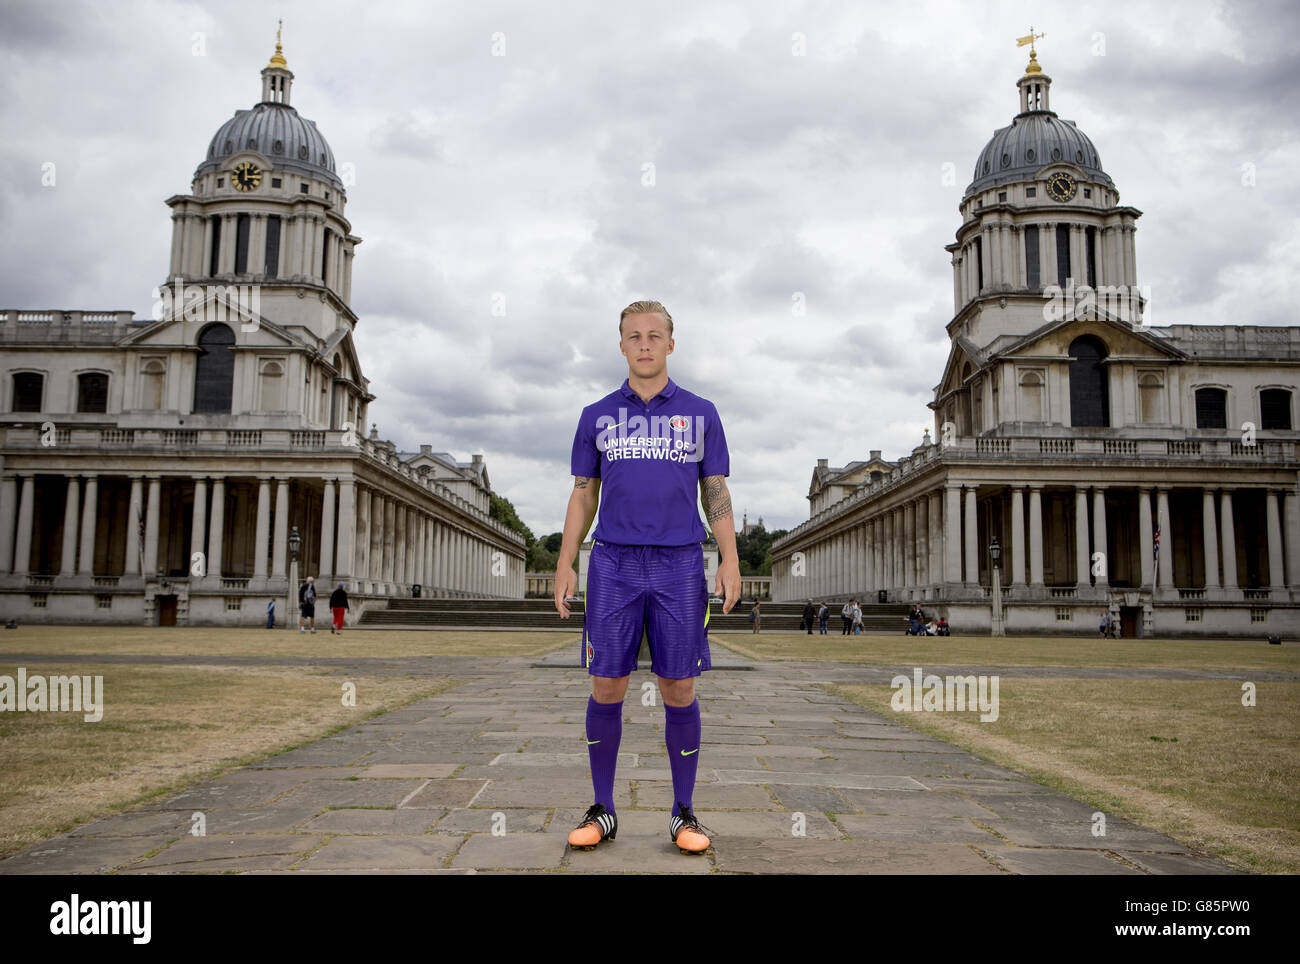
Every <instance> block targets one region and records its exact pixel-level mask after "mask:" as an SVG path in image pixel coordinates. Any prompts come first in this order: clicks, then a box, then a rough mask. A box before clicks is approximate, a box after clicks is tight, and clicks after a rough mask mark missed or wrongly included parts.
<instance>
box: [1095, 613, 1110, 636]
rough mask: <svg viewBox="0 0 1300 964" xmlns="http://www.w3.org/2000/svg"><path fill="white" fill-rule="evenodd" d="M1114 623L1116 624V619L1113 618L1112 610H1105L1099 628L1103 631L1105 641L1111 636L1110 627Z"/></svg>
mask: <svg viewBox="0 0 1300 964" xmlns="http://www.w3.org/2000/svg"><path fill="white" fill-rule="evenodd" d="M1112 622H1114V617H1112V616H1111V614H1110V610H1109V609H1103V610H1102V611H1101V625H1100V626H1098V629H1100V630H1101V638H1102V639H1105V638H1106V637H1107V636H1109V635H1110V626H1111V623H1112Z"/></svg>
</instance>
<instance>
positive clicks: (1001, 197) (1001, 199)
mask: <svg viewBox="0 0 1300 964" xmlns="http://www.w3.org/2000/svg"><path fill="white" fill-rule="evenodd" d="M1006 199H1007V192H1006V191H998V203H999V204H1001V203H1002V202H1004V201H1006Z"/></svg>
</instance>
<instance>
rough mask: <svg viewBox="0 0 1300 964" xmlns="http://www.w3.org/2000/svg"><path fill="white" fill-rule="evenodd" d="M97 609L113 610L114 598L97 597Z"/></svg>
mask: <svg viewBox="0 0 1300 964" xmlns="http://www.w3.org/2000/svg"><path fill="white" fill-rule="evenodd" d="M95 608H97V609H112V608H113V597H112V596H96V597H95Z"/></svg>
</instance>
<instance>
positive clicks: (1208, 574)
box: [1201, 489, 1219, 589]
mask: <svg viewBox="0 0 1300 964" xmlns="http://www.w3.org/2000/svg"><path fill="white" fill-rule="evenodd" d="M1201 520H1202V521H1201V528H1202V535H1203V536H1204V537H1205V538H1204V544H1205V588H1206V589H1218V588H1219V533H1218V529H1217V528H1216V527H1215V524H1214V490H1213V489H1205V490H1204V491H1203V493H1202V497H1201Z"/></svg>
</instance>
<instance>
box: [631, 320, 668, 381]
mask: <svg viewBox="0 0 1300 964" xmlns="http://www.w3.org/2000/svg"><path fill="white" fill-rule="evenodd" d="M618 348H619V351H621V352H622V353H623V354H624V355H625V356H627V364H628V371H630V372H631V373H632V374H634V375H636V376H637V377H639V378H656V377H658V376H659V375H660V374H662V373H663V371H664V369H665V368H667V367H668V356H669V355H671V354H672V353H673V340H672V339H671V338H669V337H668V321H667V320H666V319H665V318H664V316H663V315H661V314H659V313H658V312H653V311H650V312H645V313H644V314H639V315H628V316H627V317H626V318H624V319H623V337H622V339H621V340H620V341H619V343H618Z"/></svg>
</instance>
